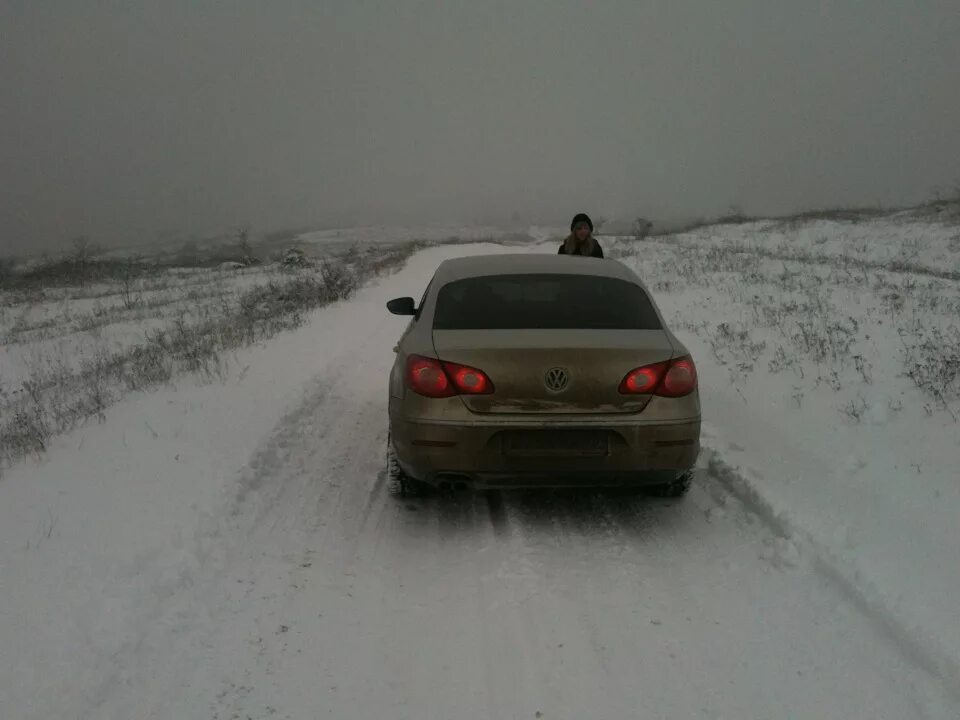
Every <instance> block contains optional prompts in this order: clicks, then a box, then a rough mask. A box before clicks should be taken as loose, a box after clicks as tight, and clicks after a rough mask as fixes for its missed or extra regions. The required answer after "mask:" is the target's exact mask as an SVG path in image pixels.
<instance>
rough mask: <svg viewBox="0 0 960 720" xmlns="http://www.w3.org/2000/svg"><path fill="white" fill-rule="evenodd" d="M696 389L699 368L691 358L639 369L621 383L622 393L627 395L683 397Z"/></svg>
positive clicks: (628, 374)
mask: <svg viewBox="0 0 960 720" xmlns="http://www.w3.org/2000/svg"><path fill="white" fill-rule="evenodd" d="M696 388H697V368H696V366H695V365H694V364H693V359H692V358H691V357H689V356H685V357H681V358H676V359H675V360H667V361H665V362H658V363H654V364H653V365H644V366H643V367H638V368H636V369H635V370H631V371H630V372H628V373H627V376H626V377H625V378H624V379H623V381H622V382H621V383H620V392H621V393H623V394H625V395H651V394H652V395H660V396H661V397H683V396H684V395H689V394H690V393H692V392H693V391H694V390H695V389H696Z"/></svg>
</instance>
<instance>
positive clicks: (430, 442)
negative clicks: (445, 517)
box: [391, 418, 700, 488]
mask: <svg viewBox="0 0 960 720" xmlns="http://www.w3.org/2000/svg"><path fill="white" fill-rule="evenodd" d="M531 432H533V433H537V434H540V435H542V434H546V435H548V436H549V434H550V433H562V436H558V437H562V442H561V445H562V444H563V443H566V442H567V440H571V441H572V442H571V443H568V445H573V444H576V443H577V435H576V434H577V433H578V432H583V433H584V437H586V435H587V434H589V435H591V436H594V437H595V436H597V435H598V434H603V435H605V437H606V438H607V440H606V443H605V449H598V448H596V447H590V448H582V447H581V448H578V447H570V446H567V447H563V446H561V447H552V448H548V449H545V450H540V449H534V450H526V451H521V452H520V454H518V452H517V450H516V448H515V447H514V445H513V443H512V442H511V440H510V436H511V435H512V434H516V433H521V434H524V433H531ZM391 437H392V442H393V445H394V450H395V452H396V456H397V460H398V462H399V463H400V466H401V467H402V468H403V470H404V472H406V473H407V474H408V475H410V476H411V477H414V478H416V479H418V480H421V481H423V482H426V483H430V484H432V485H443V484H450V485H464V486H469V487H475V488H486V487H583V486H626V485H644V484H660V483H665V482H669V481H670V480H672V479H673V478H675V477H676V476H677V475H679V474H681V473H683V472H685V471H687V470H689V469H690V468H692V467H693V465H694V464H695V463H696V460H697V455H698V454H699V452H700V419H699V418H694V419H688V420H683V421H669V422H649V421H648V422H629V421H619V422H618V421H613V422H611V420H610V419H606V418H604V419H603V420H602V421H599V420H594V419H590V420H587V419H583V420H576V421H558V420H551V421H548V422H536V423H534V422H529V421H528V422H523V421H520V420H514V421H510V422H503V421H483V422H473V423H457V422H450V421H431V420H407V419H394V420H393V421H392V422H391Z"/></svg>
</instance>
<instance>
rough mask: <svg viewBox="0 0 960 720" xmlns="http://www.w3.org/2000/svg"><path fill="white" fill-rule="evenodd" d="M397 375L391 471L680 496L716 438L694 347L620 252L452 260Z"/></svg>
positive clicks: (502, 484)
mask: <svg viewBox="0 0 960 720" xmlns="http://www.w3.org/2000/svg"><path fill="white" fill-rule="evenodd" d="M387 307H388V309H389V310H390V311H391V312H392V313H394V314H396V315H406V316H410V323H409V325H408V326H407V328H406V331H405V332H404V333H403V335H402V337H401V338H400V341H399V343H398V344H397V346H396V348H395V351H396V361H395V362H394V365H393V369H392V371H391V373H390V403H389V408H390V427H389V436H388V447H387V466H388V473H389V475H390V477H391V479H392V480H393V482H394V483H395V485H397V486H399V488H400V490H401V492H402V493H404V494H408V495H411V494H420V493H423V492H425V491H427V490H429V489H431V488H437V487H440V488H460V487H466V488H518V487H571V486H577V487H584V486H596V487H630V488H644V489H647V490H649V491H651V492H652V493H653V494H657V495H661V496H670V497H677V496H680V495H683V494H684V493H685V492H686V491H687V490H688V488H689V487H690V480H691V477H692V473H691V469H692V467H693V465H694V463H695V461H696V458H697V454H698V453H699V449H700V399H699V395H698V392H697V371H696V367H695V365H694V362H693V359H692V358H691V356H690V353H689V352H688V351H687V349H686V348H685V347H684V346H683V344H682V343H680V341H678V340H677V338H676V337H675V336H674V335H673V333H671V332H670V330H669V328H667V327H666V324H665V323H664V321H663V316H662V314H661V313H660V310H659V309H658V307H657V306H656V304H655V303H654V301H653V299H652V298H651V296H650V293H649V292H648V291H647V289H646V288H645V287H644V285H643V283H642V282H641V280H640V278H639V277H637V275H636V274H635V273H634V272H633V271H632V270H630V269H629V268H628V267H627V266H625V265H624V264H622V263H620V262H617V261H615V260H596V259H593V258H579V257H568V256H563V255H532V254H530V255H523V254H521V255H517V254H504V255H484V256H477V257H464V258H459V259H455V260H447V261H445V262H443V263H442V264H441V265H440V266H439V267H438V268H437V271H436V273H435V274H434V276H433V278H432V279H431V281H430V283H429V285H428V286H427V289H426V292H425V293H424V295H423V298H422V300H421V301H420V304H419V305H417V304H416V303H415V301H414V299H413V298H411V297H403V298H397V299H395V300H391V301H390V302H389V303H388V304H387Z"/></svg>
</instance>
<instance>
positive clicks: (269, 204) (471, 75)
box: [0, 0, 960, 251]
mask: <svg viewBox="0 0 960 720" xmlns="http://www.w3.org/2000/svg"><path fill="white" fill-rule="evenodd" d="M0 36H2V42H0V137H2V140H0V185H2V194H0V250H8V249H10V250H14V251H22V250H25V249H39V248H42V247H52V246H55V245H59V244H61V243H63V242H64V241H66V240H68V239H69V238H70V237H71V236H75V235H77V234H80V233H86V234H89V235H90V236H91V237H93V238H94V239H97V240H99V241H101V242H107V243H114V242H137V241H143V240H153V239H155V238H156V237H157V236H158V234H159V233H161V232H173V231H179V232H185V233H189V232H197V233H206V232H212V231H216V230H219V229H222V228H226V227H229V226H232V225H237V224H241V223H249V224H251V225H252V226H253V227H254V229H255V230H266V229H273V228H279V227H290V226H299V225H306V224H311V223H317V222H324V221H327V220H330V219H335V218H336V217H345V216H346V215H347V214H350V215H352V216H356V217H362V218H366V219H369V220H390V219H397V218H399V219H408V220H409V219H420V220H422V221H424V222H426V221H449V220H457V219H462V220H466V221H471V220H474V221H476V220H483V219H488V218H491V217H495V216H496V215H498V214H507V215H509V214H510V213H512V212H514V211H516V212H519V213H523V214H525V215H528V216H530V217H534V216H538V217H541V218H543V219H551V218H552V219H554V220H555V221H556V222H557V223H558V224H562V223H565V222H566V221H567V219H568V216H570V215H572V214H573V213H574V212H576V211H579V210H586V211H588V212H592V213H595V214H602V215H607V216H613V215H620V214H622V215H627V216H632V215H636V214H641V213H642V214H647V215H651V216H655V217H662V216H666V215H675V214H678V213H689V214H707V213H712V212H715V211H718V210H724V209H725V208H727V207H728V206H730V205H732V204H736V205H739V206H741V207H742V208H744V209H745V210H747V211H751V212H782V211H787V210H791V209H794V208H801V207H812V206H824V205H836V204H841V203H846V204H849V203H857V204H861V203H865V204H875V203H878V202H881V203H902V202H909V201H914V200H918V199H923V198H925V197H927V196H929V195H930V194H931V193H932V192H933V191H934V190H935V189H936V188H938V187H939V188H952V187H953V186H954V185H955V184H956V183H958V182H960V91H958V88H960V80H958V78H960V2H958V0H872V1H870V2H867V1H863V2H855V1H854V0H846V1H837V2H817V1H815V0H724V1H722V2H721V1H712V0H699V1H698V2H690V1H684V0H606V1H603V0H597V1H593V2H586V1H583V2H574V1H573V0H542V1H538V2H535V1H533V0H526V1H523V2H520V1H517V0H511V1H498V2H492V1H486V0H485V1H483V2H481V1H480V0H445V1H443V2H440V1H438V0H434V1H433V2H426V1H413V0H390V1H382V2H373V1H370V0H310V1H308V0H273V1H272V2H265V1H256V2H254V1H240V0H232V1H225V0H224V1H221V2H211V1H207V2H204V1H201V0H163V2H160V1H159V0H155V1H153V2H135V1H134V0H114V1H112V2H107V1H99V2H95V1H93V0H47V1H43V0H0Z"/></svg>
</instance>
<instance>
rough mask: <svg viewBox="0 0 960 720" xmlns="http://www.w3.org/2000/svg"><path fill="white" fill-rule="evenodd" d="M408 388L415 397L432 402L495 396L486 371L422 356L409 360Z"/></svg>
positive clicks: (414, 356) (413, 356) (411, 357)
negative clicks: (476, 396)
mask: <svg viewBox="0 0 960 720" xmlns="http://www.w3.org/2000/svg"><path fill="white" fill-rule="evenodd" d="M407 385H408V386H409V387H410V389H411V390H413V391H414V392H415V393H418V394H420V395H424V396H426V397H431V398H446V397H453V396H454V395H489V394H490V393H492V392H493V383H492V382H491V381H490V378H489V377H487V374H486V373H485V372H483V370H478V369H477V368H472V367H468V366H467V365H459V364H457V363H452V362H442V361H440V360H437V359H435V358H428V357H423V356H421V355H411V356H410V357H409V358H408V359H407Z"/></svg>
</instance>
